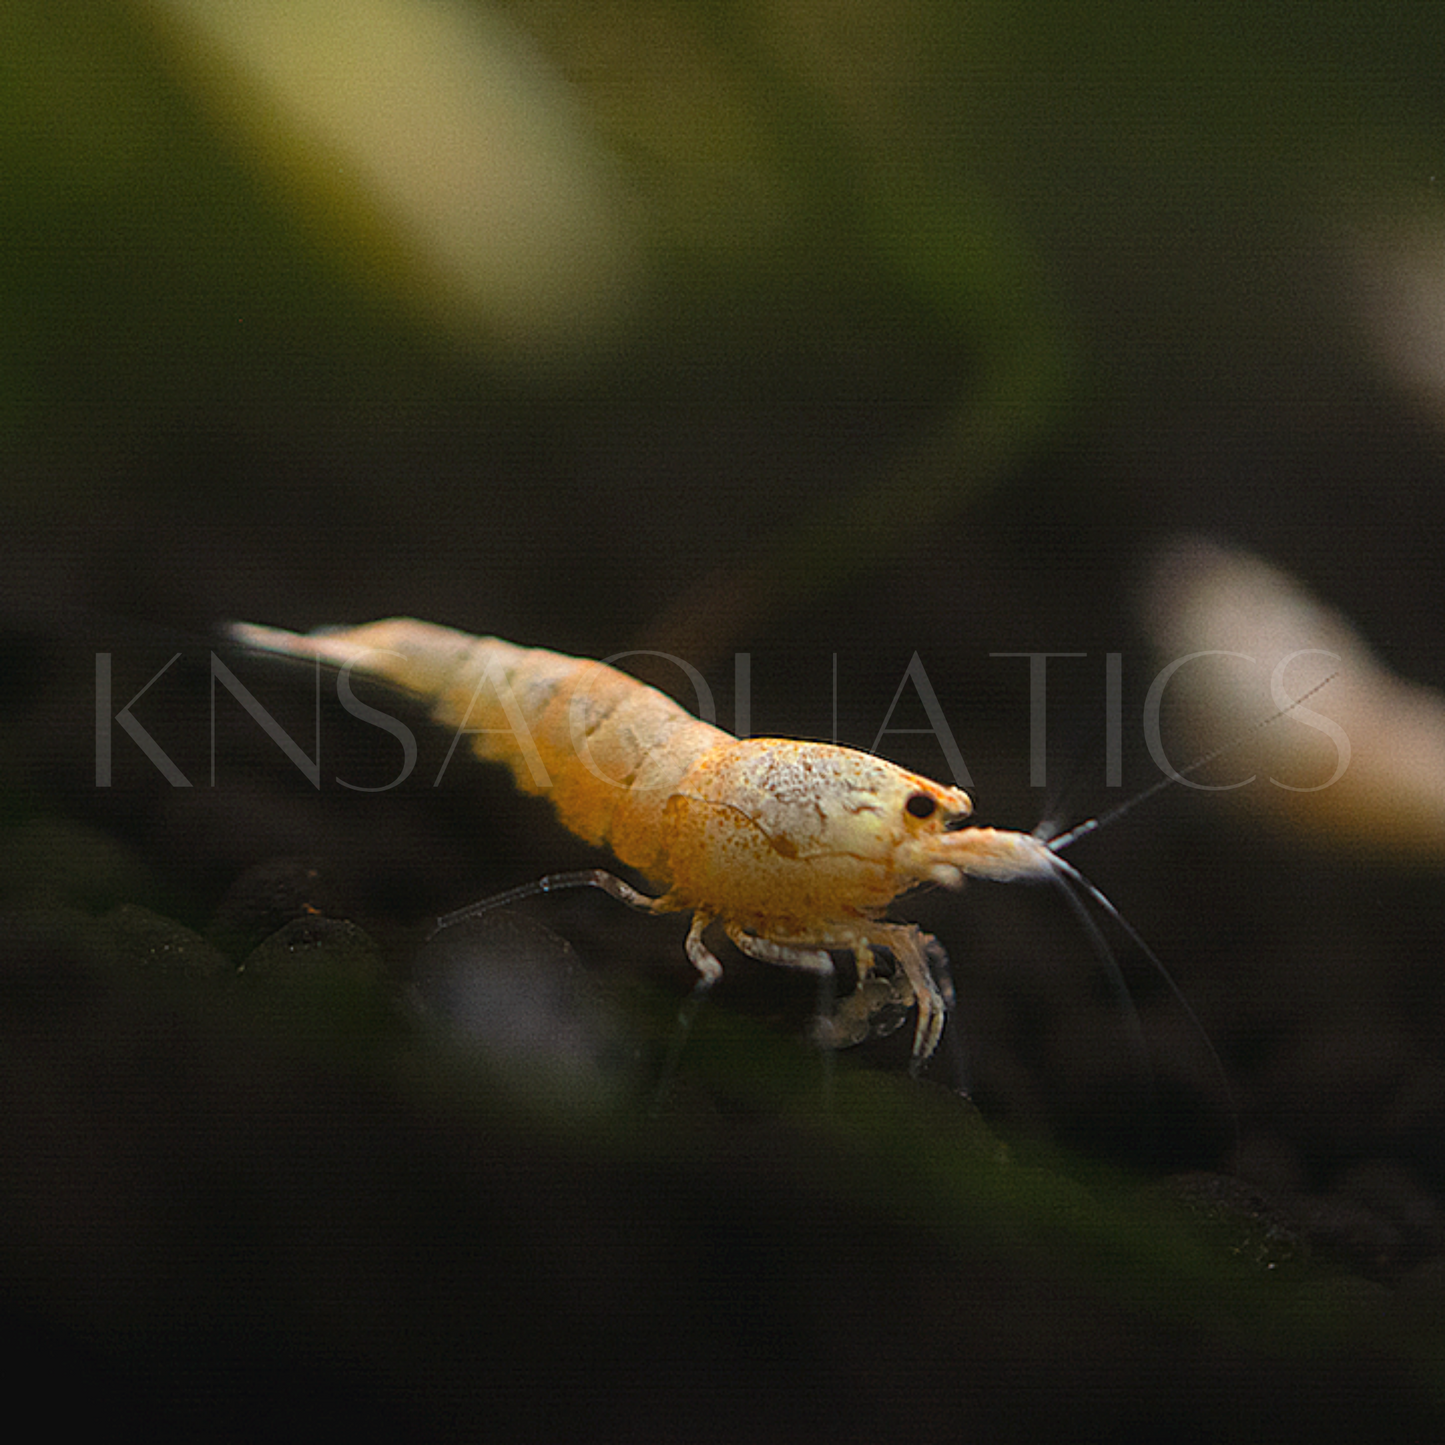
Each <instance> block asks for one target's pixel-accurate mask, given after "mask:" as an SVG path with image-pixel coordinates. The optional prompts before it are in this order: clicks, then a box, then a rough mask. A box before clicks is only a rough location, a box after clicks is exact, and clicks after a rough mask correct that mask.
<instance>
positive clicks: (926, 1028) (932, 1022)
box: [858, 923, 953, 1074]
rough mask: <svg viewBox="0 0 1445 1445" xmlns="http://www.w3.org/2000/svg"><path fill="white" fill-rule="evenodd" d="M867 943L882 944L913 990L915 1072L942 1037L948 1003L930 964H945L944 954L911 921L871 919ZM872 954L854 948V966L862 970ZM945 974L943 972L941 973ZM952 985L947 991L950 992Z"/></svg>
mask: <svg viewBox="0 0 1445 1445" xmlns="http://www.w3.org/2000/svg"><path fill="white" fill-rule="evenodd" d="M867 941H868V943H869V944H871V945H876V946H877V947H879V948H886V949H887V950H888V951H889V953H891V954H892V955H893V957H894V959H895V960H896V962H897V964H898V967H899V968H900V969H902V971H903V978H904V979H905V980H906V981H907V984H908V986H909V987H910V988H911V989H912V990H913V1002H915V1003H916V1004H917V1005H918V1022H917V1024H916V1025H915V1026H914V1031H913V1061H912V1063H911V1064H910V1065H909V1068H910V1069H911V1070H912V1072H913V1073H915V1074H916V1073H917V1072H918V1070H919V1069H920V1068H922V1067H923V1065H924V1064H925V1063H926V1062H927V1061H928V1059H929V1058H930V1057H931V1056H932V1054H933V1051H934V1050H935V1049H936V1048H937V1047H938V1041H939V1039H940V1038H942V1037H943V1023H944V1019H945V1018H946V1017H947V1015H948V1005H947V1003H946V1002H945V1000H944V996H943V993H942V992H941V991H940V990H939V987H938V984H937V982H936V981H935V979H934V977H933V971H934V966H935V965H936V964H942V965H944V966H945V968H946V964H947V955H945V954H944V952H943V946H942V944H940V943H939V941H938V940H937V939H936V938H934V937H933V935H932V934H931V933H925V932H924V931H923V930H922V929H921V928H919V927H918V926H917V925H916V924H913V923H875V924H873V925H872V926H871V927H870V929H869V931H868V939H867ZM872 964H873V960H872V955H871V953H870V952H869V951H868V950H867V949H866V948H864V949H860V950H859V951H858V970H859V973H860V974H862V973H864V972H865V970H871V968H872ZM945 976H946V974H945ZM952 991H953V990H952V988H951V987H950V988H949V992H950V993H952Z"/></svg>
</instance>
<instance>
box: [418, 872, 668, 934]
mask: <svg viewBox="0 0 1445 1445" xmlns="http://www.w3.org/2000/svg"><path fill="white" fill-rule="evenodd" d="M563 888H600V889H601V890H602V891H603V892H604V893H608V894H610V895H611V896H612V897H613V898H616V899H617V900H618V901H619V902H621V903H625V904H627V905H628V907H630V908H640V909H642V911H643V912H645V913H658V912H661V911H662V910H661V909H659V908H658V906H657V905H658V904H659V903H660V902H661V901H662V900H661V899H660V898H650V897H649V896H648V895H647V894H646V893H642V892H639V891H638V890H637V889H636V888H634V887H633V886H632V885H631V884H630V883H624V882H623V881H622V879H621V878H619V877H617V875H616V874H615V873H609V872H608V871H607V870H606V869H605V868H584V869H581V870H580V871H578V872H575V873H549V874H548V875H547V876H546V877H545V878H538V879H536V880H535V881H534V882H531V883H523V884H521V885H520V886H519V887H517V888H509V889H507V891H506V892H505V893H495V894H493V895H492V897H490V898H483V899H482V900H481V901H480V902H479V903H468V904H467V906H466V907H465V908H458V909H457V910H456V911H455V912H453V913H444V914H442V916H441V917H440V918H438V919H437V921H436V924H435V925H434V926H433V928H432V931H431V932H430V933H429V934H428V935H427V937H428V938H429V939H431V938H435V937H436V935H437V934H438V933H440V932H441V931H442V929H444V928H450V927H452V925H453V924H456V923H461V922H463V921H464V920H466V919H468V918H476V917H478V916H479V915H481V914H483V913H490V912H491V911H492V910H493V909H494V908H505V907H507V906H508V904H511V903H517V902H519V901H520V900H521V899H523V898H534V897H536V895H537V894H539V893H556V892H558V891H559V890H561V889H563Z"/></svg>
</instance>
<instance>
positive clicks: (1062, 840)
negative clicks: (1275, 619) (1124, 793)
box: [1045, 668, 1340, 853]
mask: <svg viewBox="0 0 1445 1445" xmlns="http://www.w3.org/2000/svg"><path fill="white" fill-rule="evenodd" d="M1339 675H1340V669H1339V668H1336V669H1335V670H1334V671H1333V672H1332V673H1330V674H1329V676H1328V677H1324V678H1321V679H1320V681H1319V682H1317V683H1315V685H1314V686H1313V687H1312V688H1310V689H1309V690H1308V691H1307V692H1303V693H1301V694H1300V695H1299V696H1298V697H1297V698H1295V700H1294V701H1293V702H1291V703H1289V704H1288V705H1286V706H1285V707H1282V708H1280V709H1279V711H1278V712H1273V713H1271V714H1270V715H1269V716H1268V717H1267V718H1262V719H1261V720H1260V721H1259V722H1257V723H1255V724H1254V725H1253V726H1252V727H1248V728H1246V729H1245V730H1244V731H1243V732H1242V733H1239V734H1237V735H1236V736H1235V737H1232V738H1230V740H1229V741H1228V742H1227V743H1221V744H1220V746H1219V747H1217V748H1215V749H1214V751H1213V752H1209V753H1205V754H1204V756H1203V757H1202V758H1196V759H1195V760H1194V761H1193V762H1192V763H1190V764H1189V766H1188V767H1187V768H1184V769H1182V770H1180V771H1177V772H1173V773H1169V774H1166V776H1164V777H1162V778H1160V779H1159V780H1158V781H1157V782H1155V783H1151V784H1150V785H1149V786H1148V787H1147V788H1145V789H1144V791H1143V792H1142V793H1135V794H1134V796H1133V797H1132V798H1129V799H1126V800H1125V801H1124V802H1122V803H1120V804H1119V806H1118V807H1117V808H1111V809H1110V810H1109V811H1108V812H1107V813H1101V814H1100V815H1099V816H1098V817H1097V818H1090V819H1089V820H1088V822H1086V823H1080V824H1079V825H1078V827H1076V828H1070V829H1069V831H1068V832H1067V833H1060V834H1059V835H1058V836H1057V837H1054V838H1049V839H1046V840H1045V845H1046V846H1047V848H1048V849H1049V851H1050V852H1051V853H1062V852H1063V851H1064V849H1065V848H1067V847H1069V846H1071V845H1072V844H1074V843H1076V842H1078V840H1079V839H1080V838H1082V837H1084V836H1085V835H1086V834H1088V833H1092V832H1094V831H1095V829H1097V828H1102V827H1103V826H1104V825H1105V824H1106V823H1113V822H1116V821H1117V820H1118V819H1120V818H1122V817H1123V816H1124V814H1125V813H1132V812H1133V811H1134V809H1135V808H1137V807H1138V806H1139V804H1140V803H1143V802H1146V801H1147V800H1148V799H1150V798H1152V797H1154V796H1155V794H1157V793H1162V792H1163V791H1164V789H1165V788H1172V787H1173V786H1174V784H1175V783H1180V782H1183V781H1184V779H1185V778H1187V777H1189V776H1190V775H1191V774H1193V773H1197V772H1198V771H1199V770H1200V769H1201V768H1207V767H1208V766H1209V764H1210V763H1212V762H1214V761H1215V759H1216V758H1221V757H1223V756H1224V754H1225V753H1228V752H1232V751H1233V750H1234V749H1235V748H1237V747H1240V746H1241V745H1242V744H1244V743H1247V742H1248V741H1249V740H1250V738H1252V737H1253V736H1254V735H1255V734H1256V733H1258V732H1263V731H1264V729H1265V728H1267V727H1270V726H1271V725H1272V724H1274V723H1277V722H1278V721H1279V720H1280V718H1282V717H1284V716H1285V715H1286V714H1287V713H1291V712H1293V711H1294V710H1295V708H1297V707H1298V706H1299V705H1300V704H1301V703H1303V702H1308V701H1309V699H1310V698H1312V697H1313V696H1314V695H1315V694H1316V693H1317V692H1318V691H1319V690H1320V689H1321V688H1322V687H1324V686H1326V685H1327V684H1328V683H1331V682H1333V681H1334V680H1335V678H1337V677H1338V676H1339Z"/></svg>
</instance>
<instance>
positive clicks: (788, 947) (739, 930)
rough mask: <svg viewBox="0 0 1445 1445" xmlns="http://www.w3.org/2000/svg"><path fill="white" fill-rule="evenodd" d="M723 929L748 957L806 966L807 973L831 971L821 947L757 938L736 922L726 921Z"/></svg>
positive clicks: (831, 962) (761, 960)
mask: <svg viewBox="0 0 1445 1445" xmlns="http://www.w3.org/2000/svg"><path fill="white" fill-rule="evenodd" d="M723 928H724V931H725V932H726V933H727V936H728V937H729V938H730V939H732V941H733V942H734V943H735V944H737V946H738V947H739V948H740V949H741V950H742V951H743V952H744V953H745V954H747V956H748V957H749V958H756V959H757V960H758V961H759V962H761V963H780V964H782V965H783V966H784V967H785V968H806V969H807V970H808V971H809V973H829V974H830V973H832V972H833V960H832V959H831V958H829V957H828V955H827V954H826V953H825V952H824V951H823V950H822V949H821V948H798V947H796V946H795V945H793V944H791V943H774V942H773V940H772V939H771V938H759V937H758V935H757V934H756V933H749V932H748V931H747V930H746V929H745V928H743V927H742V926H741V925H740V924H737V923H726V924H724V925H723Z"/></svg>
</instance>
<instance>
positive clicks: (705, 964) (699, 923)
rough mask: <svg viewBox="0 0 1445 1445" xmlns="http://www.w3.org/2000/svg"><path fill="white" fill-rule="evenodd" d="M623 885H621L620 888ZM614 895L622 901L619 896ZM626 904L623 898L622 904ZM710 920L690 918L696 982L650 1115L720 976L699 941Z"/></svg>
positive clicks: (719, 967) (705, 915)
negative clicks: (699, 1013)
mask: <svg viewBox="0 0 1445 1445" xmlns="http://www.w3.org/2000/svg"><path fill="white" fill-rule="evenodd" d="M617 881H618V882H620V881H621V880H620V879H619V880H617ZM626 886H627V885H626V884H623V887H626ZM616 896H617V897H619V898H622V895H621V894H620V893H619V894H617V895H616ZM638 897H640V898H645V897H646V895H645V894H639V895H638ZM626 901H627V900H626V899H625V898H623V902H626ZM635 906H641V905H635ZM713 917H714V915H713V914H711V913H704V912H703V911H702V910H701V909H699V910H698V911H697V912H696V913H694V914H693V915H692V924H691V926H690V927H689V928H688V930H687V956H688V957H689V958H690V959H691V960H692V966H693V967H694V968H695V969H696V970H697V982H696V983H695V984H694V985H693V986H692V992H691V993H690V994H688V996H687V997H686V998H685V999H684V1000H683V1003H682V1007H681V1008H680V1009H679V1010H678V1011H677V1032H676V1033H675V1034H674V1035H673V1038H672V1046H671V1047H670V1048H669V1049H668V1051H667V1058H666V1060H665V1061H664V1062H663V1065H662V1073H661V1074H660V1075H659V1076H658V1080H657V1089H656V1091H655V1092H654V1093H653V1096H652V1112H653V1113H654V1114H655V1113H657V1112H658V1111H659V1110H660V1109H661V1108H662V1106H663V1104H664V1102H665V1101H666V1099H667V1093H668V1090H669V1089H670V1088H671V1087H672V1080H673V1076H674V1075H675V1074H676V1073H677V1066H678V1064H679V1063H680V1062H681V1060H682V1049H683V1045H684V1044H686V1043H687V1036H688V1035H689V1034H690V1033H691V1032H692V1025H693V1021H694V1020H695V1019H696V1018H697V1012H698V1010H699V1009H700V1008H701V1007H702V1001H703V999H705V998H706V997H707V996H708V993H709V992H710V991H711V989H712V986H713V985H714V984H715V983H716V982H717V981H718V979H720V978H721V977H722V971H723V970H722V964H720V963H719V962H718V961H717V959H716V958H715V957H714V956H713V951H712V949H710V948H709V947H708V946H707V944H705V943H704V942H703V941H702V936H703V933H704V932H705V931H706V930H707V926H708V924H710V923H711V922H712V921H713Z"/></svg>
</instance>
